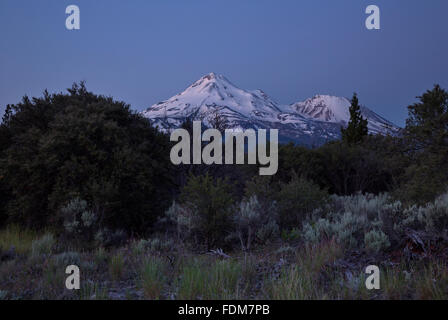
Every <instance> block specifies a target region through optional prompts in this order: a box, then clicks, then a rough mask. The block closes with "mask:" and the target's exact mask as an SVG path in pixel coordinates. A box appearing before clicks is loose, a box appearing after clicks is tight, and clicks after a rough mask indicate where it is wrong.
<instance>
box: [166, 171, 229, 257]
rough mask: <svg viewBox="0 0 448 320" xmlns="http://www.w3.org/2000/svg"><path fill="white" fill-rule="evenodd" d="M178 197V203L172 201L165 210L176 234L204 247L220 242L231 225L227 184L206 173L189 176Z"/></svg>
mask: <svg viewBox="0 0 448 320" xmlns="http://www.w3.org/2000/svg"><path fill="white" fill-rule="evenodd" d="M180 199H181V204H180V205H178V204H176V203H175V202H174V203H173V205H172V206H171V207H170V209H169V210H168V211H167V212H166V218H167V220H168V221H170V222H172V223H174V225H175V226H176V229H177V234H178V237H179V238H183V239H186V240H190V241H192V242H193V243H195V244H197V245H204V246H205V247H206V248H207V249H210V248H213V247H214V246H216V245H218V244H222V243H224V240H225V237H226V236H227V234H228V233H229V232H230V230H231V227H232V220H231V214H230V210H231V208H232V205H233V203H234V201H233V197H232V193H231V185H230V184H228V183H227V182H226V181H225V180H221V179H217V180H216V181H213V179H212V178H211V177H210V176H209V175H205V176H197V177H195V176H190V178H189V180H188V182H187V184H186V185H185V187H184V188H183V189H182V192H181V196H180Z"/></svg>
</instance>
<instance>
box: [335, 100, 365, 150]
mask: <svg viewBox="0 0 448 320" xmlns="http://www.w3.org/2000/svg"><path fill="white" fill-rule="evenodd" d="M341 133H342V140H343V141H345V142H347V143H348V144H356V143H359V142H361V141H362V140H363V138H364V137H365V136H367V135H368V133H369V131H368V129H367V119H364V118H363V117H362V115H361V107H360V106H359V101H358V96H357V95H356V93H354V94H353V98H352V100H351V106H350V121H349V123H348V126H347V128H341Z"/></svg>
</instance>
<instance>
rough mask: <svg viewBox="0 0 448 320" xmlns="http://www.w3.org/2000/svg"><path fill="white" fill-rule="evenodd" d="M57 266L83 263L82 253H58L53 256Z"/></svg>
mask: <svg viewBox="0 0 448 320" xmlns="http://www.w3.org/2000/svg"><path fill="white" fill-rule="evenodd" d="M53 261H54V263H55V264H56V265H57V266H69V265H72V264H74V265H77V266H79V265H81V255H80V254H79V253H78V252H74V251H69V252H63V253H60V254H57V255H55V256H54V257H53Z"/></svg>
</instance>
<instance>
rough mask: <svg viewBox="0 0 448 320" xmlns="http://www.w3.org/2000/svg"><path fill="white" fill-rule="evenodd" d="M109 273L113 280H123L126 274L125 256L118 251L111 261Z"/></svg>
mask: <svg viewBox="0 0 448 320" xmlns="http://www.w3.org/2000/svg"><path fill="white" fill-rule="evenodd" d="M109 274H110V276H111V278H112V279H113V280H121V279H122V278H123V274H124V258H123V255H122V254H121V253H116V254H115V255H114V256H113V257H112V258H111V260H110V262H109Z"/></svg>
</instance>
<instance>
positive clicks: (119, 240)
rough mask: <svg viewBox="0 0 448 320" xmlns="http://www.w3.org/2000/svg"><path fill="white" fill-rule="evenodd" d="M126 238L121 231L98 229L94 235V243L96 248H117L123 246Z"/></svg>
mask: <svg viewBox="0 0 448 320" xmlns="http://www.w3.org/2000/svg"><path fill="white" fill-rule="evenodd" d="M127 238H128V236H127V234H126V232H125V231H123V230H114V231H112V230H110V229H108V228H103V229H100V230H99V231H98V232H97V233H96V234H95V242H96V244H97V245H98V246H102V247H105V248H108V247H119V246H121V245H123V244H124V243H125V242H126V240H127Z"/></svg>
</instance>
